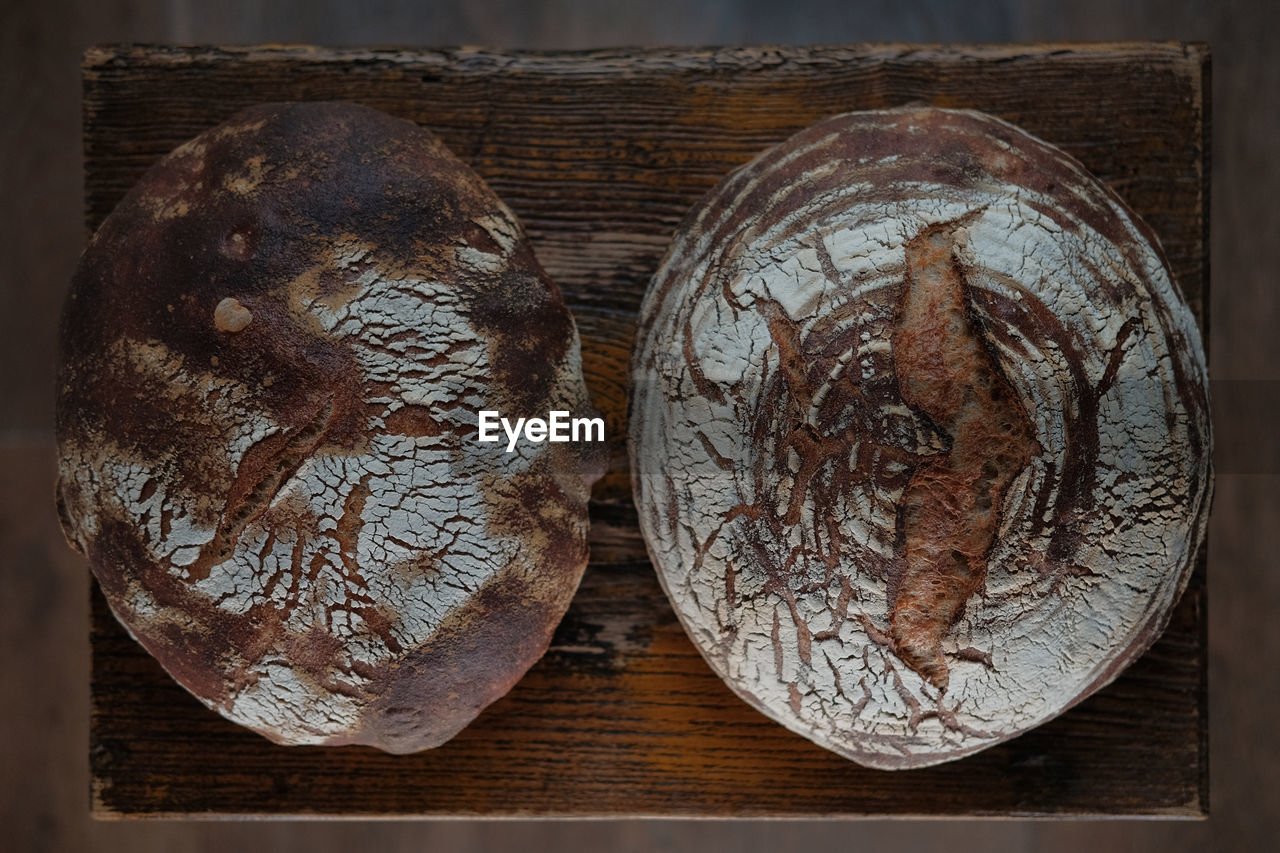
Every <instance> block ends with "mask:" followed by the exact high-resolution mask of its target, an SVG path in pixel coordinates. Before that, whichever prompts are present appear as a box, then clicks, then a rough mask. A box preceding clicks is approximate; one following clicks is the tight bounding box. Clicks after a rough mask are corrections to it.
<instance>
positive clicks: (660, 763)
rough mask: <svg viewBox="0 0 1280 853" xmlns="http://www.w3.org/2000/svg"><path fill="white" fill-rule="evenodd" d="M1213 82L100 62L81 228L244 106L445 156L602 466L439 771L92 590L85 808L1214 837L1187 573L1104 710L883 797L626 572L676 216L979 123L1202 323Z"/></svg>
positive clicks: (132, 51) (1074, 51) (946, 63)
mask: <svg viewBox="0 0 1280 853" xmlns="http://www.w3.org/2000/svg"><path fill="white" fill-rule="evenodd" d="M1208 61H1209V60H1208V52H1207V49H1205V48H1203V47H1201V46H1196V45H1181V44H1147V43H1140V44H1104V45H1046V46H1033V47H1029V46H1018V47H1002V46H967V47H950V48H947V47H937V46H911V45H865V46H851V47H831V48H741V49H719V50H645V51H594V52H588V53H497V52H490V51H483V50H473V49H458V50H447V51H417V50H390V49H389V50H327V49H319V48H309V47H272V48H235V49H232V48H203V47H197V48H157V47H114V48H97V49H93V50H90V51H89V52H88V54H87V55H86V58H85V68H84V83H85V102H84V116H85V155H86V185H85V204H86V219H87V224H88V225H89V227H90V228H92V227H95V226H96V225H97V224H98V223H99V222H100V221H101V219H102V218H103V217H104V216H105V215H106V213H107V212H108V211H109V210H110V209H111V207H112V206H113V205H114V204H115V203H116V202H117V201H118V200H119V198H120V197H121V196H122V195H123V193H124V192H125V191H126V190H127V189H128V188H129V186H131V185H132V184H133V182H134V181H136V180H137V178H138V176H139V175H140V174H141V172H142V171H143V170H144V169H145V168H146V167H147V166H148V165H149V164H150V163H151V162H153V161H154V160H155V159H156V158H158V157H159V156H161V155H163V154H164V153H165V152H167V151H168V150H170V149H171V148H172V147H174V146H175V145H177V144H178V143H180V142H182V141H183V140H185V139H187V138H189V137H191V136H193V135H195V134H196V133H198V132H200V131H201V130H204V129H205V128H207V127H209V126H210V125H212V124H214V123H216V122H218V121H221V120H222V119H224V118H226V117H228V116H229V115H231V114H232V113H234V112H235V111H237V110H238V109H240V108H242V107H244V106H248V105H249V104H253V103H258V102H261V101H267V100H297V99H321V98H343V99H349V100H356V101H360V102H363V103H365V104H368V105H370V106H373V107H377V108H379V109H383V110H386V111H387V112H390V113H393V114H396V115H401V116H404V117H406V118H409V119H412V120H414V121H417V122H419V123H421V124H423V125H426V126H428V127H430V128H431V129H432V130H434V131H435V132H437V133H438V134H440V135H441V137H442V138H443V139H444V140H445V142H446V143H448V144H449V145H450V146H451V147H452V148H453V149H454V151H455V152H457V153H458V154H459V155H460V156H461V157H463V158H464V159H466V160H467V161H468V162H470V163H471V164H472V165H473V166H474V167H475V168H476V169H477V170H478V171H479V172H480V173H481V175H483V176H484V177H485V178H486V179H487V180H488V181H489V182H490V184H491V185H492V186H493V188H494V189H495V190H496V191H497V192H498V193H499V194H500V195H501V196H502V197H503V198H504V199H505V200H506V201H507V202H508V203H509V204H510V205H511V206H512V207H513V208H514V209H515V210H516V212H517V213H518V214H519V215H520V217H521V218H522V220H523V221H524V223H525V225H526V227H527V229H528V231H529V234H530V237H531V239H532V240H533V243H534V246H535V248H536V250H537V252H538V255H539V258H540V259H541V260H542V262H543V264H544V265H545V266H546V267H547V269H548V271H549V272H550V273H551V275H552V276H553V277H554V278H555V279H556V280H557V281H558V282H559V283H560V285H561V287H562V288H563V289H564V291H565V294H566V297H567V299H568V301H569V302H570V304H571V306H572V308H573V310H574V313H575V316H576V317H577V320H578V323H579V328H580V330H581V332H582V336H583V354H584V364H585V369H586V372H587V378H588V383H589V385H590V386H591V389H592V392H593V394H594V396H595V400H596V404H597V406H599V407H600V408H601V409H602V410H603V411H604V413H605V415H606V420H607V424H608V434H609V436H610V437H611V440H612V450H613V465H612V468H611V471H610V473H609V475H608V476H607V477H606V478H605V480H604V481H602V482H601V483H600V484H599V485H598V486H597V489H596V492H595V499H594V500H593V505H592V522H593V528H592V543H593V552H592V563H591V567H590V568H589V570H588V573H587V576H586V578H585V580H584V582H583V585H582V589H581V590H580V592H579V595H578V597H577V598H576V599H575V602H574V604H573V606H572V608H571V609H570V612H569V614H568V615H567V617H566V618H565V621H564V623H563V624H562V625H561V627H560V629H559V631H558V632H557V634H556V638H555V640H554V641H553V646H552V649H551V651H550V652H549V653H548V655H547V656H546V657H545V658H544V659H543V660H542V661H541V662H540V663H539V664H538V665H537V666H535V667H534V669H533V670H532V671H531V672H530V673H529V674H528V676H527V677H526V678H525V679H524V680H523V681H522V682H521V683H520V684H519V685H517V687H516V688H515V689H514V690H513V691H512V692H511V694H510V695H508V696H507V697H506V698H504V699H503V700H500V701H499V702H498V703H496V704H495V705H494V706H492V707H491V708H490V709H489V710H487V711H486V712H485V713H484V714H482V715H481V717H480V718H479V719H478V720H477V721H476V723H475V724H473V725H472V726H471V727H470V728H468V729H467V730H466V731H464V732H463V733H462V734H461V735H460V736H459V737H458V738H456V739H455V740H454V741H452V742H450V743H449V744H446V745H445V746H444V747H441V748H440V749H437V750H433V751H431V752H427V753H423V754H419V755H414V756H401V757H395V756H388V755H383V754H381V753H378V752H376V751H373V750H369V749H363V748H345V749H320V748H294V749H288V748H282V747H277V746H273V745H272V744H270V743H268V742H267V741H265V740H263V739H261V738H259V737H257V736H256V735H253V734H252V733H249V732H247V731H245V730H242V729H239V728H238V727H236V726H234V725H232V724H230V723H227V722H225V721H224V720H222V719H221V718H220V717H218V716H216V715H215V714H213V713H212V712H209V711H207V710H205V709H204V708H203V707H202V706H200V705H199V704H198V703H197V702H196V701H195V700H194V699H192V698H191V697H190V696H188V695H187V694H186V693H185V692H184V691H183V690H182V689H181V688H179V687H178V686H177V685H176V684H174V683H173V682H172V681H171V680H169V679H168V677H167V676H166V675H165V674H164V673H163V671H161V670H160V668H159V667H158V665H156V664H155V663H154V662H153V661H152V660H151V659H150V658H149V657H148V656H147V655H146V654H145V652H143V651H142V650H141V649H140V648H139V647H138V646H137V645H136V644H134V643H133V641H132V640H130V639H129V637H128V635H127V634H125V632H124V631H123V630H122V629H121V628H120V627H119V625H118V624H117V623H116V622H115V620H114V619H113V618H112V617H111V615H110V613H109V611H108V610H107V608H106V605H105V603H104V601H103V600H102V598H101V596H100V594H98V593H97V592H96V591H95V592H94V605H93V619H92V643H93V684H92V697H93V706H92V723H91V745H90V748H91V751H90V759H91V771H92V781H93V807H94V810H95V812H96V813H97V814H99V815H101V816H127V815H148V816H155V815H172V814H255V815H259V814H262V815H274V814H317V815H353V816H376V815H863V814H884V815H925V814H930V815H933V814H975V815H1041V814H1045V815H1049V814H1057V815H1085V814H1147V815H1169V816H1202V815H1203V814H1205V813H1206V810H1207V770H1208V745H1207V726H1206V717H1205V710H1206V709H1205V702H1206V685H1205V672H1206V659H1205V634H1204V629H1205V621H1206V618H1205V603H1206V601H1205V569H1204V552H1203V551H1202V554H1201V559H1200V566H1199V568H1198V569H1197V571H1196V573H1195V575H1194V576H1193V578H1192V581H1191V585H1190V587H1189V589H1188V591H1187V594H1186V595H1185V596H1184V598H1183V600H1182V602H1181V603H1180V605H1179V606H1178V608H1177V610H1176V611H1175V613H1174V616H1173V620H1172V623H1171V625H1170V627H1169V630H1168V631H1167V632H1166V634H1165V635H1164V637H1163V638H1162V639H1161V640H1160V641H1159V642H1158V643H1157V644H1156V646H1155V647H1153V649H1152V650H1151V652H1149V653H1148V654H1147V655H1146V656H1144V657H1143V658H1142V660H1140V661H1139V662H1138V663H1137V664H1135V665H1134V666H1133V667H1132V668H1131V669H1130V670H1129V671H1128V672H1127V673H1126V674H1125V675H1124V676H1122V677H1121V678H1120V679H1119V680H1118V681H1117V682H1116V683H1115V684H1113V685H1112V686H1111V687H1109V688H1107V689H1106V690H1104V691H1102V692H1101V693H1099V694H1098V695H1097V696H1095V697H1093V698H1092V699H1090V700H1089V701H1087V702H1085V703H1083V704H1082V705H1080V706H1079V707H1077V708H1075V709H1073V710H1072V711H1070V712H1068V713H1067V714H1065V715H1064V716H1062V717H1061V718H1059V719H1058V720H1055V721H1054V722H1051V723H1049V724H1048V725H1045V726H1043V727H1041V728H1040V729H1037V730H1035V731H1033V732H1031V733H1028V734H1026V735H1024V736H1022V737H1020V738H1017V739H1016V740H1014V741H1012V742H1010V743H1007V744H1003V745H1001V746H998V747H995V748H993V749H990V750H987V751H985V752H983V753H980V754H978V755H976V756H973V757H971V758H968V759H965V760H963V761H960V762H956V763H953V764H949V765H944V766H942V767H937V768H930V769H926V770H919V771H911V772H900V773H882V772H877V771H873V770H868V769H865V768H862V767H859V766H858V765H855V764H852V763H850V762H848V761H845V760H844V759H841V758H839V757H837V756H835V755H833V754H830V753H827V752H825V751H824V750H822V749H820V748H818V747H816V746H814V745H812V744H810V743H809V742H808V741H805V740H804V739H802V738H800V737H798V736H797V735H793V734H791V733H790V732H788V731H787V730H785V729H783V728H782V727H780V726H778V725H776V724H774V723H772V722H770V721H769V720H767V719H766V718H764V717H763V716H761V715H760V714H758V713H756V712H755V711H753V710H752V709H750V708H749V707H748V706H746V705H745V704H743V703H742V702H740V701H739V700H737V699H736V698H735V697H734V696H733V695H732V694H731V693H730V692H729V690H728V689H727V688H726V687H725V686H724V685H723V684H722V683H721V682H720V681H719V679H718V678H716V676H715V675H714V674H713V673H712V672H711V671H710V670H709V669H708V668H707V667H706V665H705V664H704V663H703V662H702V660H701V658H700V657H699V656H698V654H697V652H696V651H695V650H694V649H693V647H692V646H691V645H690V644H689V642H688V640H687V639H686V638H685V636H684V634H683V632H682V631H681V629H680V627H679V625H678V624H677V623H676V620H675V617H674V614H673V613H672V611H671V609H670V607H669V605H668V604H667V602H666V599H665V597H664V596H663V594H662V592H661V589H660V588H659V587H658V584H657V581H656V579H655V578H654V576H653V572H652V569H651V567H650V566H649V564H648V561H647V558H646V556H645V552H644V548H643V543H642V541H641V539H640V537H639V533H638V530H637V527H636V519H635V510H634V507H633V506H632V504H631V500H630V486H629V481H628V477H627V466H626V453H625V446H624V444H623V437H624V436H625V434H626V362H627V358H628V355H629V352H630V347H631V336H632V330H633V327H634V323H635V319H636V312H637V309H638V307H639V303H640V299H641V297H642V296H643V293H644V289H645V286H646V285H647V282H648V278H649V276H650V275H651V274H652V272H653V270H654V269H655V268H656V266H657V263H658V261H659V259H660V258H661V255H662V253H663V251H664V250H665V248H666V245H667V242H668V240H669V239H670V236H671V233H672V231H673V229H674V228H675V226H676V224H677V223H678V222H679V219H680V217H681V216H682V215H683V214H684V212H685V211H686V210H687V209H688V207H689V206H690V205H691V204H692V203H693V202H694V201H696V200H697V198H699V197H700V196H701V195H702V194H703V193H704V192H705V191H706V190H708V189H709V188H710V187H711V186H712V185H714V183H715V182H716V181H717V180H719V179H720V177H722V176H723V175H724V174H725V173H726V172H728V171H729V170H730V169H732V168H733V167H735V166H737V165H740V164H741V163H743V162H745V161H746V160H748V159H750V158H751V157H752V156H754V155H755V154H756V153H758V152H759V151H760V150H762V149H763V148H765V147H766V146H768V145H771V144H773V143H775V142H778V141H780V140H782V139H784V138H786V137H787V136H788V135H790V134H791V133H793V132H794V131H796V130H798V129H799V128H801V127H803V126H805V125H807V124H809V123H811V122H812V121H814V120H816V119H818V118H821V117H824V116H827V115H831V114H834V113H837V112H842V111H846V110H852V109H868V108H876V107H889V106H895V105H899V104H903V103H909V102H913V101H921V102H927V103H932V104H935V105H940V106H957V107H961V106H962V107H972V108H977V109H982V110H985V111H987V112H990V113H993V114H995V115H998V116H1001V117H1002V118H1005V119H1008V120H1010V121H1013V122H1015V123H1017V124H1019V125H1021V126H1022V127H1024V128H1026V129H1027V130H1029V131H1030V132H1032V133H1034V134H1036V135H1038V136H1041V137H1042V138H1044V139H1046V140H1048V141H1050V142H1053V143H1054V144H1056V145H1059V146H1060V147H1062V148H1064V149H1066V150H1067V151H1069V152H1071V153H1072V154H1074V155H1075V156H1076V157H1077V158H1079V159H1080V160H1081V161H1082V162H1084V164H1085V165H1086V166H1088V167H1089V168H1090V169H1091V170H1093V172H1094V173H1095V174H1097V175H1098V176H1099V177H1100V178H1102V179H1103V180H1104V181H1106V182H1108V183H1109V184H1110V185H1111V186H1113V187H1115V188H1116V190H1117V191H1118V192H1119V193H1120V194H1121V195H1122V196H1123V197H1124V198H1125V199H1126V200H1127V201H1128V203H1129V204H1130V205H1131V206H1132V207H1133V208H1134V209H1135V210H1137V211H1138V213H1139V214H1140V215H1142V216H1143V217H1144V218H1145V219H1146V220H1147V222H1148V223H1150V224H1151V226H1152V227H1153V228H1154V229H1155V231H1156V232H1157V234H1158V235H1159V236H1160V239H1161V241H1162V243H1163V245H1164V248H1165V251H1166V253H1167V255H1168V257H1169V260H1170V264H1171V266H1172V268H1173V270H1174V273H1175V275H1176V277H1177V279H1178V281H1179V283H1180V284H1181V286H1182V288H1183V290H1184V292H1185V293H1186V295H1187V298H1188V301H1189V302H1190V303H1191V305H1192V308H1193V310H1195V311H1196V312H1197V315H1198V316H1199V317H1200V318H1201V321H1202V324H1203V323H1204V321H1205V315H1204V308H1205V306H1206V305H1207V299H1206V296H1207V287H1208V255H1207V251H1208V250H1207V242H1206V234H1207V199H1208V167H1207V162H1208V161H1207V128H1208V120H1207V88H1206V86H1205V83H1206V81H1207V72H1208Z"/></svg>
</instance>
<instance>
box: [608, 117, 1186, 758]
mask: <svg viewBox="0 0 1280 853" xmlns="http://www.w3.org/2000/svg"><path fill="white" fill-rule="evenodd" d="M632 382H633V392H632V393H633V396H632V406H631V415H630V419H631V434H630V439H631V452H632V465H633V472H634V476H635V481H634V482H635V494H636V502H637V504H638V507H639V512H640V522H641V527H642V529H643V531H644V534H645V539H646V542H647V543H648V546H649V551H650V554H651V555H652V557H653V561H654V564H655V565H656V566H657V570H658V574H659V577H660V578H661V580H662V583H663V585H664V587H665V588H666V591H667V594H668V596H669V597H670V599H671V602H672V604H673V605H674V607H675V610H676V612H677V613H678V614H679V617H680V619H681V621H682V622H683V624H684V627H685V629H686V630H687V632H688V633H689V636H690V637H691V638H692V639H693V641H694V643H695V644H696V645H697V646H698V648H699V649H700V650H701V652H702V653H703V655H704V656H705V657H706V659H707V661H708V662H709V663H710V664H711V666H712V668H713V669H714V670H715V671H716V672H717V673H718V674H719V675H720V676H721V677H722V678H724V679H725V681H726V682H727V683H728V684H729V685H730V686H731V687H732V688H733V689H734V690H735V691H736V692H737V693H738V694H739V695H740V696H741V697H742V698H743V699H745V700H746V701H748V702H750V703H751V704H752V705H754V706H756V707H757V708H759V709H760V710H761V711H763V712H764V713H766V714H768V715H769V716H771V717H773V718H774V719H776V720H778V721H779V722H781V723H783V724H784V725H786V726H788V727H789V728H791V729H793V730H795V731H796V732H799V733H800V734H803V735H804V736H806V737H808V738H810V739H812V740H814V741H816V742H817V743H819V744H821V745H822V746H825V747H827V748H828V749H831V750H834V751H836V752H838V753H840V754H842V755H845V756H847V757H849V758H851V759H853V760H855V761H858V762H861V763H863V764H867V765H870V766H873V767H879V768H886V769H892V768H909V767H920V766H924V765H928V764H934V763H938V762H941V761H946V760H949V759H954V758H958V757H960V756H963V755H967V754H969V753H972V752H974V751H976V750H979V749H982V748H984V747H987V746H990V745H992V744H995V743H998V742H1000V741H1002V740H1006V739H1008V738H1010V737H1013V736H1014V735H1016V734H1018V733H1019V732H1022V731H1024V730H1026V729H1028V728H1030V727H1032V726H1035V725H1037V724H1039V723H1042V722H1044V721H1045V720H1048V719H1049V718H1051V717H1053V716H1055V715H1057V714H1058V713H1060V712H1062V711H1063V710H1064V709H1066V708H1067V707H1069V706H1070V705H1072V704H1074V703H1076V702H1078V701H1080V700H1081V699H1082V698H1084V697H1085V696H1088V695H1089V694H1090V693H1092V692H1094V691H1095V690H1097V689H1098V688H1099V687H1101V686H1103V685H1105V684H1107V683H1108V682H1109V681H1111V680H1112V679H1113V678H1115V676H1116V675H1117V673H1119V672H1120V671H1121V670H1122V669H1123V668H1124V667H1125V666H1126V665H1127V664H1128V663H1130V662H1131V661H1132V660H1134V659H1135V658H1136V657H1137V656H1138V655H1139V654H1141V652H1142V651H1143V650H1145V649H1146V648H1147V647H1148V646H1149V645H1150V644H1151V643H1152V642H1153V641H1154V639H1155V638H1156V636H1157V635H1158V634H1159V633H1160V632H1161V630H1162V629H1163V627H1164V625H1165V624H1166V622H1167V620H1168V617H1169V613H1170V610H1171V609H1172V607H1173V605H1174V603H1175V602H1176V600H1177V598H1178V596H1179V594H1180V593H1181V591H1182V589H1183V587H1184V586H1185V584H1186V581H1187V578H1188V576H1189V574H1190V572H1191V569H1192V566H1193V564H1194V560H1195V556H1196V551H1197V548H1198V547H1199V544H1200V542H1201V540H1202V537H1203V533H1204V527H1205V520H1206V514H1207V507H1208V503H1209V495H1210V467H1209V451H1210V441H1211V438H1210V429H1209V412H1208V401H1207V392H1206V372H1205V362H1204V355H1203V352H1202V349H1201V343H1200V336H1199V333H1198V331H1197V328H1196V325H1195V321H1194V319H1193V318H1192V316H1191V313H1190V311H1189V310H1188V309H1187V307H1186V305H1185V304H1184V303H1183V302H1182V300H1181V298H1180V296H1179V294H1178V292H1177V290H1176V289H1175V288H1174V286H1173V284H1172V283H1171V281H1170V276H1169V272H1168V269H1167V267H1166V265H1165V263H1164V261H1163V260H1162V258H1161V255H1160V252H1159V250H1158V249H1157V248H1156V245H1155V239H1154V237H1153V236H1152V234H1151V232H1150V231H1149V230H1148V229H1147V227H1146V226H1145V225H1143V224H1142V223H1141V222H1140V221H1138V220H1137V218H1136V217H1135V215H1134V214H1133V213H1132V212H1131V211H1129V210H1128V208H1126V207H1125V206H1124V204H1123V203H1122V202H1121V201H1120V200H1119V199H1118V198H1117V197H1116V196H1115V194H1114V193H1112V192H1111V191H1109V190H1108V189H1107V188H1105V187H1104V186H1102V185H1101V184H1100V183H1099V182H1098V181H1097V180H1095V179H1094V178H1093V177H1091V176H1090V175H1089V174H1088V173H1086V171H1085V170H1084V169H1083V168H1082V167H1081V166H1080V165H1079V164H1078V163H1076V162H1075V161H1074V160H1072V159H1071V158H1070V157H1068V156H1067V155H1065V154H1063V153H1062V152H1060V151H1058V150H1056V149H1054V148H1052V147H1050V146H1048V145H1046V144H1045V143H1043V142H1040V141H1038V140H1036V139H1034V138H1032V137H1030V136H1028V135H1027V134H1025V133H1023V132H1021V131H1020V130H1018V129H1017V128H1014V127H1012V126H1010V125H1008V124H1006V123H1004V122H1002V121H999V120H996V119H994V118H991V117H988V116H984V115H981V114H978V113H973V112H961V111H948V110H936V109H905V110H895V111H884V112H870V113H854V114H849V115H844V116H838V117H835V118H832V119H829V120H826V121H822V122H820V123H818V124H815V125H813V126H811V127H809V128H807V129H806V130H804V131H802V132H801V133H799V134H797V135H796V136H794V137H792V138H791V139H790V140H788V141H786V142H784V143H782V144H781V145H779V146H778V147H776V148H774V149H772V150H770V151H768V152H766V153H765V154H763V155H761V156H760V157H759V158H757V159H756V160H755V161H753V162H752V163H750V164H748V165H747V166H745V167H743V168H742V169H740V170H739V171H737V172H735V173H734V174H732V175H731V176H729V177H728V178H727V179H725V180H724V181H723V182H721V184H720V185H719V186H718V187H717V188H716V189H715V190H714V191H712V192H711V193H710V194H709V195H708V196H707V197H706V198H705V199H704V200H703V201H702V202H701V203H700V204H699V205H698V206H697V207H696V208H695V209H694V210H693V211H692V212H691V213H690V214H689V216H688V217H687V218H686V220H685V222H684V224H683V225H682V227H681V228H680V230H679V232H678V234H677V237H676V240H675V242H674V244H673V245H672V247H671V249H670V251H669V252H668V254H667V257H666V259H665V261H664V262H663V264H662V266H661V269H660V270H659V272H658V273H657V275H656V276H655V278H654V280H653V282H652V285H651V288H650V290H649V293H648V296H647V298H646V300H645V303H644V307H643V312H642V321H641V328H640V331H639V335H638V345H637V347H636V350H635V354H634V357H633V361H632Z"/></svg>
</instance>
